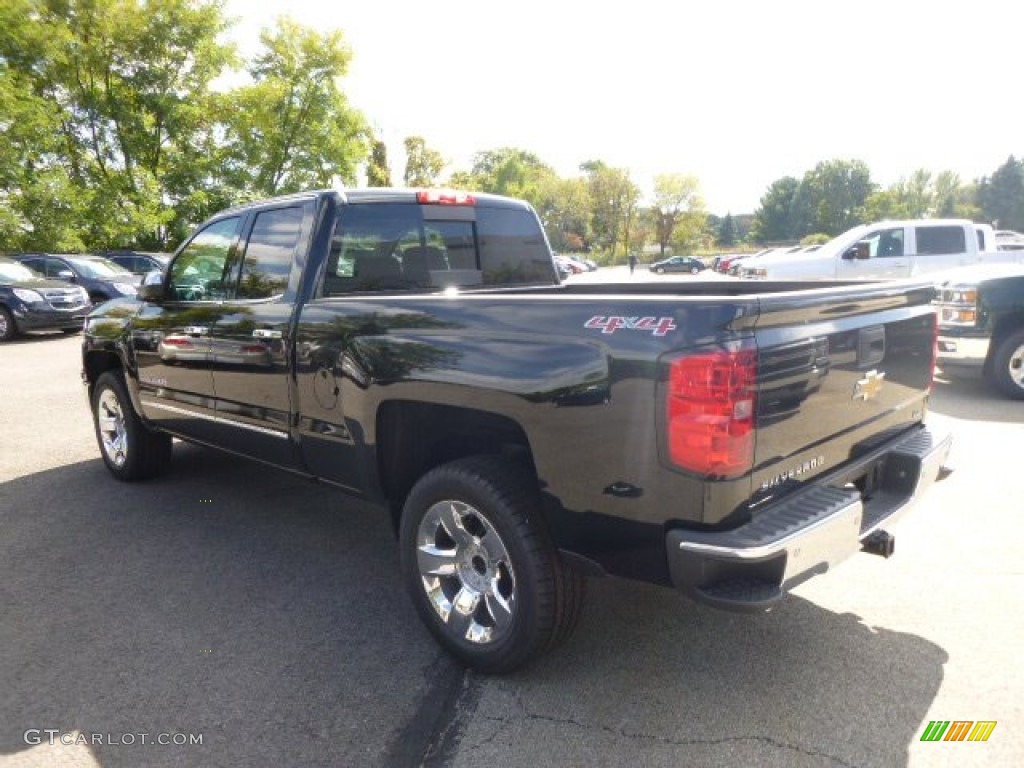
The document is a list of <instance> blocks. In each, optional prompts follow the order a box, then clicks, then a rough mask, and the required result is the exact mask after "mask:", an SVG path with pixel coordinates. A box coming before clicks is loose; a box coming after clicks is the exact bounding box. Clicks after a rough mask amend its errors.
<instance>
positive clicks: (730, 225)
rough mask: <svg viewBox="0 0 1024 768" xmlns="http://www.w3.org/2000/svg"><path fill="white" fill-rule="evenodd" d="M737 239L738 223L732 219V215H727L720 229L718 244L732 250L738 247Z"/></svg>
mask: <svg viewBox="0 0 1024 768" xmlns="http://www.w3.org/2000/svg"><path fill="white" fill-rule="evenodd" d="M736 239H737V238H736V222H735V220H734V219H733V217H732V213H727V214H725V218H724V219H722V224H721V226H719V227H718V239H717V241H716V244H717V245H720V246H722V247H723V248H732V247H733V246H734V245H736Z"/></svg>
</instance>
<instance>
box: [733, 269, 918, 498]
mask: <svg viewBox="0 0 1024 768" xmlns="http://www.w3.org/2000/svg"><path fill="white" fill-rule="evenodd" d="M933 295H934V291H933V287H932V285H931V284H930V283H912V284H911V283H880V284H873V285H869V286H865V285H863V284H861V285H859V286H857V287H846V288H833V289H828V290H824V291H822V290H815V291H806V292H796V293H787V294H766V295H765V296H763V297H762V298H761V302H760V314H759V317H758V319H757V321H756V323H755V328H754V331H755V338H756V340H757V345H758V378H757V380H758V387H757V431H756V443H755V449H754V450H755V453H754V475H753V490H754V491H755V495H762V496H763V495H764V494H765V493H770V494H771V495H775V494H777V493H778V491H779V490H782V489H785V488H788V487H796V486H797V484H798V483H799V482H801V481H804V480H807V479H809V478H810V477H813V476H815V475H817V474H820V473H821V472H823V471H829V470H832V469H835V468H836V467H837V466H839V465H840V464H842V463H843V462H845V461H847V460H849V459H851V458H854V457H856V456H857V455H859V454H861V453H864V452H866V451H867V450H869V449H870V448H871V446H872V445H873V444H875V443H877V442H878V441H879V439H882V438H884V437H886V436H890V435H894V434H896V433H898V432H900V431H901V430H902V429H904V428H906V427H909V426H911V425H913V424H914V423H917V422H919V421H921V420H922V418H923V416H924V411H925V402H926V398H927V394H928V391H929V389H930V386H931V381H932V369H933V365H934V358H933V355H934V327H935V319H934V318H935V315H934V310H933V308H932V306H931V300H932V297H933Z"/></svg>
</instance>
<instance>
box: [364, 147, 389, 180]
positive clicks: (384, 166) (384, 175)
mask: <svg viewBox="0 0 1024 768" xmlns="http://www.w3.org/2000/svg"><path fill="white" fill-rule="evenodd" d="M366 185H367V186H368V187H390V186H391V168H390V167H389V166H388V148H387V145H385V144H384V142H383V141H379V140H378V141H374V142H373V150H372V151H371V152H370V162H369V163H367V166H366Z"/></svg>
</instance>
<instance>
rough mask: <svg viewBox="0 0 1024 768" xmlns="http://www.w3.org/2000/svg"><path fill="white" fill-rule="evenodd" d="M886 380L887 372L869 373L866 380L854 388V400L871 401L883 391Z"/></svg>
mask: <svg viewBox="0 0 1024 768" xmlns="http://www.w3.org/2000/svg"><path fill="white" fill-rule="evenodd" d="M884 378H885V371H882V372H881V373H879V372H878V371H874V370H872V371H868V372H867V373H865V374H864V378H863V379H861V380H860V381H858V382H857V383H856V384H855V385H854V386H853V399H854V400H870V399H871V398H872V397H874V396H875V395H877V394H878V393H879V392H881V391H882V379H884Z"/></svg>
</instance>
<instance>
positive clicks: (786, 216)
mask: <svg viewBox="0 0 1024 768" xmlns="http://www.w3.org/2000/svg"><path fill="white" fill-rule="evenodd" d="M798 186H800V182H799V181H798V180H797V179H795V178H793V177H792V176H783V177H782V178H781V179H777V180H776V181H773V182H772V183H771V185H770V186H769V187H768V190H767V191H766V192H765V193H764V195H762V196H761V205H760V207H759V208H758V209H757V211H755V213H754V223H753V224H752V225H751V232H750V235H751V237H752V238H753V239H754V240H755V241H756V242H759V243H775V242H782V241H784V240H789V239H790V238H791V237H793V222H792V218H791V212H792V208H793V198H794V196H795V195H796V189H797V187H798Z"/></svg>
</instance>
